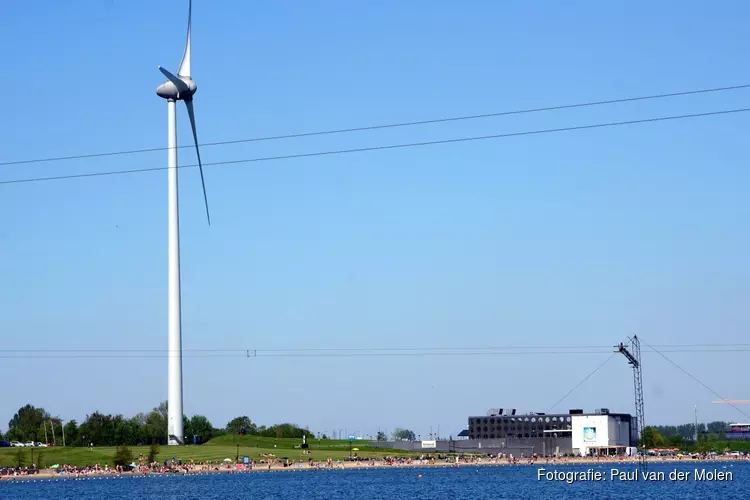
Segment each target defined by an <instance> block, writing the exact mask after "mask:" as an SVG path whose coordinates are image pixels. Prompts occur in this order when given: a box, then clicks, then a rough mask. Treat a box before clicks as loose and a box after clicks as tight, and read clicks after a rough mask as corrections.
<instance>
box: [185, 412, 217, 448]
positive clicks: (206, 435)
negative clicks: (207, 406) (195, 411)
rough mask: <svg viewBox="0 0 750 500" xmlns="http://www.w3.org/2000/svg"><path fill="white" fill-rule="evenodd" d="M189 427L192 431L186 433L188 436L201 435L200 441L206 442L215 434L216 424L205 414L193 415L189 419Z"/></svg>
mask: <svg viewBox="0 0 750 500" xmlns="http://www.w3.org/2000/svg"><path fill="white" fill-rule="evenodd" d="M186 428H187V429H190V433H189V434H188V433H187V432H186V433H185V436H186V437H187V438H190V439H192V437H193V436H194V435H195V436H198V437H200V442H206V441H208V440H209V439H211V438H212V437H213V436H214V426H213V425H211V422H210V421H209V420H208V418H206V417H204V416H203V415H193V416H192V417H191V418H190V420H189V421H188V425H187V426H186Z"/></svg>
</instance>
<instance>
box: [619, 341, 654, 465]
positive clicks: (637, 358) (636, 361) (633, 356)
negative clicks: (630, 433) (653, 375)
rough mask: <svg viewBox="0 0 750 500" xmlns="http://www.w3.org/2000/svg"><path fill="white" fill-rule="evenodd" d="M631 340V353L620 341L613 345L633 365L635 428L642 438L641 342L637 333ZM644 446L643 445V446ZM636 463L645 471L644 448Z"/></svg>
mask: <svg viewBox="0 0 750 500" xmlns="http://www.w3.org/2000/svg"><path fill="white" fill-rule="evenodd" d="M629 340H630V342H631V349H632V350H633V352H632V353H631V352H630V351H628V349H627V348H626V347H625V346H624V345H623V344H622V342H620V345H619V346H615V347H616V348H617V351H615V352H619V353H621V354H622V355H623V356H625V357H626V358H627V360H628V364H630V365H631V366H632V367H633V386H634V392H635V413H636V419H637V422H636V428H637V429H638V437H639V438H640V439H641V440H643V428H644V427H645V424H646V422H645V417H644V412H643V373H642V371H641V342H640V341H639V340H638V336H637V335H633V338H630V339H629ZM644 448H645V446H644ZM638 465H639V467H640V468H641V469H642V470H643V471H644V472H645V471H646V450H645V449H644V450H638Z"/></svg>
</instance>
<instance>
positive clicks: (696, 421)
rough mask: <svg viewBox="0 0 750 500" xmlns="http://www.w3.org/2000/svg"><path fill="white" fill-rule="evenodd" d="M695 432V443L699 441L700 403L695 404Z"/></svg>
mask: <svg viewBox="0 0 750 500" xmlns="http://www.w3.org/2000/svg"><path fill="white" fill-rule="evenodd" d="M693 430H694V432H693V439H694V440H695V443H696V444H697V443H698V405H695V427H694V429H693Z"/></svg>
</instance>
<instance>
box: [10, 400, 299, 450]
mask: <svg viewBox="0 0 750 500" xmlns="http://www.w3.org/2000/svg"><path fill="white" fill-rule="evenodd" d="M167 409H168V408H167V403H166V401H165V402H163V403H161V404H160V405H159V406H157V407H156V408H154V409H152V410H151V411H150V412H148V413H139V414H137V415H135V416H133V417H130V418H126V417H124V416H123V415H111V414H104V413H101V412H98V411H96V412H94V413H92V414H91V415H87V416H86V419H85V420H84V421H83V422H82V423H80V424H79V423H78V422H76V421H75V420H70V421H67V422H65V423H64V424H63V422H62V420H61V419H60V418H59V417H53V416H52V415H50V414H49V412H47V411H46V410H45V409H44V408H36V407H34V406H32V405H26V406H24V407H22V408H20V409H19V410H18V412H16V414H15V415H13V418H12V419H11V420H10V422H8V432H7V433H6V434H5V436H3V435H2V434H0V438H4V439H6V440H8V441H21V442H26V441H44V442H48V443H52V442H53V441H54V442H56V443H57V444H63V442H64V443H65V445H67V446H89V445H91V444H93V445H95V446H119V445H147V444H166V441H167V418H168V411H167ZM183 427H184V432H185V439H186V441H187V442H188V443H192V442H193V436H196V438H197V439H196V441H197V442H198V443H204V442H206V441H208V440H209V439H211V438H214V437H217V436H220V435H222V434H251V435H260V436H266V437H280V438H281V437H289V438H291V437H297V438H302V436H303V435H307V436H308V437H311V436H312V433H311V432H310V431H309V430H308V429H306V428H301V427H299V426H297V425H294V424H288V423H283V424H277V425H272V426H270V427H265V426H258V425H256V424H255V423H254V422H252V421H251V420H250V418H249V417H247V416H242V417H237V418H234V419H232V420H231V421H230V422H229V423H228V424H227V425H226V427H225V428H223V429H221V428H216V427H214V426H213V425H212V424H211V422H210V421H209V420H208V418H207V417H205V416H203V415H193V416H192V417H190V418H188V417H187V416H183Z"/></svg>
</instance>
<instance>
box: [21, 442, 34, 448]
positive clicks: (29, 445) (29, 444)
mask: <svg viewBox="0 0 750 500" xmlns="http://www.w3.org/2000/svg"><path fill="white" fill-rule="evenodd" d="M23 445H24V446H26V447H31V446H36V443H35V442H34V441H28V442H26V443H24V444H23Z"/></svg>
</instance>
